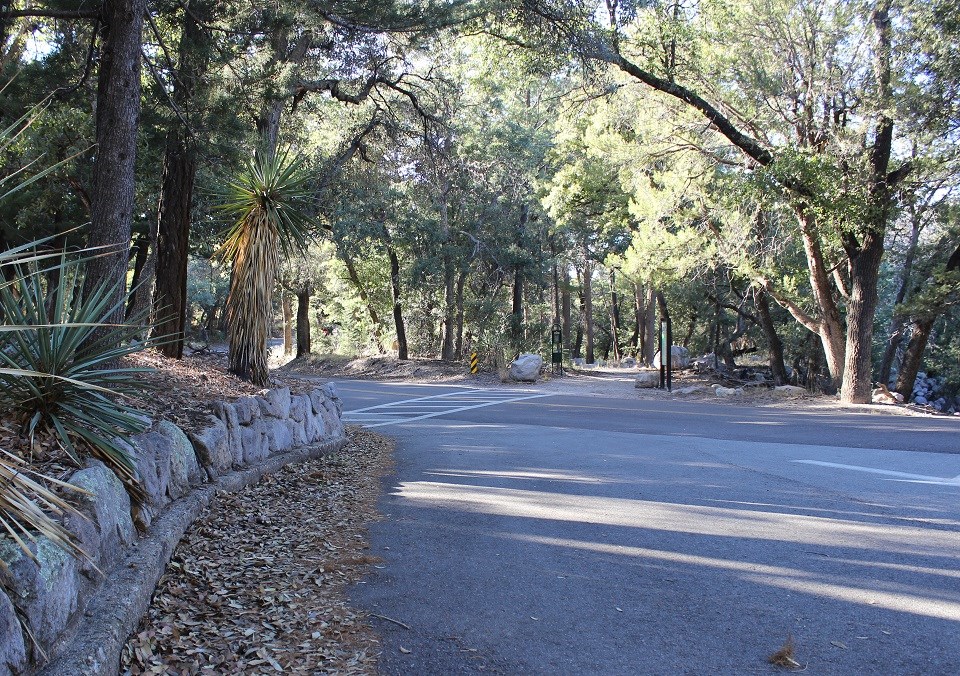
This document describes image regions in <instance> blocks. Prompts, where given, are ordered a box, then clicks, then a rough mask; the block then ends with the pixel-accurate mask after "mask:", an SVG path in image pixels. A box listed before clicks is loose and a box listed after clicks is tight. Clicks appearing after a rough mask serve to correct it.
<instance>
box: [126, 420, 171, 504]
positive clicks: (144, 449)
mask: <svg viewBox="0 0 960 676" xmlns="http://www.w3.org/2000/svg"><path fill="white" fill-rule="evenodd" d="M130 443H131V444H133V447H134V448H135V449H136V452H135V464H136V467H137V474H138V476H139V477H140V483H141V485H142V486H143V490H144V492H145V493H146V495H147V505H149V506H150V507H151V508H152V510H153V511H154V512H156V511H159V510H160V509H162V508H163V506H164V505H166V504H167V503H168V502H170V497H169V495H168V491H169V488H170V457H171V450H170V449H171V445H172V444H171V443H170V441H169V440H168V438H167V437H165V436H163V435H162V434H159V433H158V432H156V431H154V430H150V431H149V432H144V433H143V434H137V435H136V436H133V437H131V438H130Z"/></svg>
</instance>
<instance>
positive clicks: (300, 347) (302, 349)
mask: <svg viewBox="0 0 960 676" xmlns="http://www.w3.org/2000/svg"><path fill="white" fill-rule="evenodd" d="M312 293H313V288H312V286H311V284H310V282H306V283H305V284H304V285H303V287H302V288H301V289H300V290H299V291H297V356H298V357H302V356H303V355H305V354H310V347H311V346H310V296H311V295H312Z"/></svg>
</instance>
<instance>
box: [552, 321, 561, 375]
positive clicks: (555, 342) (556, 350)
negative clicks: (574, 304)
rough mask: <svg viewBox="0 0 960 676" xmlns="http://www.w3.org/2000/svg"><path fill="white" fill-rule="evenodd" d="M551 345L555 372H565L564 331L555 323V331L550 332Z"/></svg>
mask: <svg viewBox="0 0 960 676" xmlns="http://www.w3.org/2000/svg"><path fill="white" fill-rule="evenodd" d="M550 346H551V350H552V360H551V361H552V363H553V372H554V373H563V331H562V330H561V329H560V327H559V326H558V325H557V324H554V325H553V331H551V332H550Z"/></svg>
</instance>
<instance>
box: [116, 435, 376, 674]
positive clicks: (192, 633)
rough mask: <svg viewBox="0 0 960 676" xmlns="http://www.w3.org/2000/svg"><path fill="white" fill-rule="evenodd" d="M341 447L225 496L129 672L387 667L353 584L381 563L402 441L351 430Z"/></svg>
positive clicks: (172, 568)
mask: <svg viewBox="0 0 960 676" xmlns="http://www.w3.org/2000/svg"><path fill="white" fill-rule="evenodd" d="M349 433H350V435H351V437H352V440H351V443H350V444H349V445H348V446H346V447H345V448H344V449H343V450H342V451H340V452H339V453H337V454H334V455H331V456H327V457H325V458H321V459H318V460H315V461H312V462H307V463H302V464H300V465H288V466H287V467H285V468H284V469H282V470H280V471H279V472H277V473H276V474H274V475H272V476H268V477H266V478H265V479H264V480H263V481H261V482H260V483H258V484H253V485H251V486H248V487H247V488H245V489H244V490H241V491H239V492H237V493H230V494H221V495H219V496H218V497H217V499H216V500H215V501H214V502H213V503H211V505H210V506H209V507H208V508H207V509H206V510H205V511H204V513H203V514H202V515H201V517H200V518H199V519H198V520H197V521H196V522H195V523H194V524H193V526H191V527H190V529H189V530H188V531H187V533H186V534H185V536H184V538H183V539H182V540H181V542H180V544H179V545H178V546H177V549H176V550H175V551H174V554H173V558H172V560H171V562H170V564H169V566H168V567H167V571H166V573H164V576H163V577H162V578H161V580H160V584H159V585H158V587H157V590H156V592H155V593H154V597H153V601H152V603H151V606H150V610H149V612H148V614H147V617H146V618H144V621H143V623H142V624H141V626H140V628H139V630H138V631H137V633H136V635H134V636H133V637H132V638H131V639H130V641H129V642H128V643H127V645H126V647H125V648H124V651H123V659H122V673H124V674H130V675H139V674H159V673H163V674H169V673H175V674H198V673H231V674H263V673H274V672H281V671H282V672H284V673H293V674H315V673H341V674H373V673H376V652H377V638H376V635H375V634H374V632H373V631H372V629H371V628H370V626H369V625H368V624H367V622H366V620H365V618H364V617H363V616H362V615H361V614H359V613H358V612H357V611H355V610H353V609H352V608H350V607H349V606H348V605H347V601H346V587H347V585H349V584H352V583H354V582H356V581H357V580H359V579H360V578H361V576H362V575H363V574H364V573H365V571H366V570H367V568H368V566H370V565H376V564H377V563H379V561H378V560H377V559H376V558H375V557H371V556H370V555H369V553H368V544H367V542H366V527H367V525H368V524H369V523H370V522H371V521H373V520H375V519H376V518H377V513H376V500H377V495H378V492H379V488H380V477H381V476H383V475H384V474H385V473H386V472H388V471H389V469H390V467H391V463H392V459H391V450H392V442H390V441H389V440H387V439H386V438H384V437H380V436H378V435H375V434H372V433H370V432H365V431H360V430H358V429H355V428H351V429H350V430H349Z"/></svg>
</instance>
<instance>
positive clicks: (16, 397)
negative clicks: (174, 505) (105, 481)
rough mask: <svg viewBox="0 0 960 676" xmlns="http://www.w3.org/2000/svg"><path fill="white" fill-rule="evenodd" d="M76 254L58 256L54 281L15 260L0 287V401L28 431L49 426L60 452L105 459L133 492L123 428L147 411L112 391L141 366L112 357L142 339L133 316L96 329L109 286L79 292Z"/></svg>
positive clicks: (106, 308)
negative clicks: (1, 320) (0, 322)
mask: <svg viewBox="0 0 960 676" xmlns="http://www.w3.org/2000/svg"><path fill="white" fill-rule="evenodd" d="M82 265H83V263H82V261H79V260H75V259H74V260H70V259H67V258H65V257H64V258H62V259H61V260H60V262H59V263H58V264H57V265H56V267H55V269H56V271H57V273H58V279H57V281H56V283H49V280H48V278H47V276H46V275H45V274H44V271H42V270H40V269H38V268H37V267H36V266H29V267H24V266H20V268H19V269H18V270H17V276H16V278H15V279H14V281H13V282H11V283H9V284H6V285H4V286H3V287H0V309H2V312H3V315H4V317H5V318H6V322H7V325H6V326H4V327H3V328H4V331H3V333H2V334H0V335H2V336H3V349H2V350H0V364H2V366H0V384H2V389H0V405H2V406H3V407H4V408H5V410H8V411H11V412H12V413H13V414H14V415H17V416H19V417H20V418H21V419H22V420H23V422H24V424H25V428H26V430H27V432H28V433H29V434H30V435H31V436H32V435H33V434H34V433H35V432H36V431H37V430H38V429H46V430H50V431H52V432H54V433H55V435H56V437H57V438H58V439H59V441H60V443H61V445H62V449H63V451H64V452H66V454H67V455H68V456H69V457H70V458H71V459H73V461H74V462H77V463H79V462H80V459H81V456H82V455H85V454H90V455H92V456H94V457H96V458H98V459H100V460H102V461H103V462H104V463H106V464H107V465H108V466H109V467H110V468H111V469H112V470H113V471H114V472H115V473H116V474H117V475H118V476H119V477H120V478H121V479H122V480H123V481H124V483H125V484H126V485H127V487H128V489H130V490H131V492H132V494H133V495H134V496H138V495H139V494H140V487H139V481H138V479H137V474H136V469H135V467H134V461H133V458H132V457H131V456H130V454H129V451H128V449H129V446H127V445H126V444H125V443H123V441H122V438H123V437H124V436H125V435H129V434H135V433H138V432H142V431H143V430H144V429H145V428H146V426H147V419H146V418H144V417H143V416H142V415H140V414H138V413H137V411H136V410H135V409H134V408H132V407H131V406H129V405H127V404H125V403H122V402H121V401H118V399H117V398H118V397H132V396H134V395H136V394H138V393H139V391H140V388H141V385H140V384H139V382H138V381H137V379H136V376H137V374H138V373H140V372H142V371H143V369H136V368H126V367H121V366H118V365H117V360H118V359H120V358H121V357H123V356H125V355H128V354H132V353H134V352H137V351H139V350H142V349H143V348H144V347H145V344H144V343H142V342H138V341H136V336H137V334H138V333H139V332H140V331H141V329H140V328H139V326H140V325H139V324H135V323H134V324H131V325H123V326H112V327H111V330H110V331H108V332H106V333H105V334H104V335H95V333H96V332H97V330H98V329H99V328H101V327H102V326H103V324H104V322H105V321H106V319H105V318H106V317H109V316H110V314H111V313H112V312H113V311H114V310H115V309H116V308H115V307H114V306H113V305H112V301H111V299H112V298H113V297H114V296H113V294H114V292H115V290H116V289H115V288H110V287H107V286H101V287H99V288H95V289H94V290H93V291H92V292H90V293H89V295H88V296H87V297H85V298H81V297H80V296H81V294H80V289H81V288H82V287H83V274H82Z"/></svg>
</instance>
